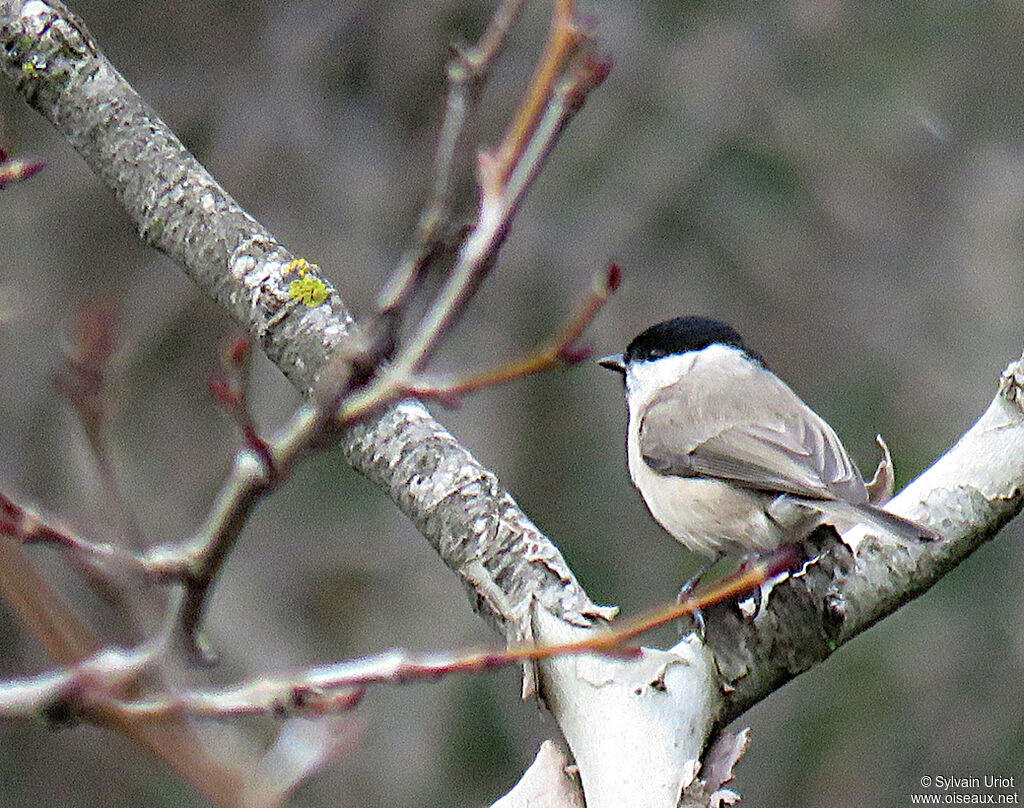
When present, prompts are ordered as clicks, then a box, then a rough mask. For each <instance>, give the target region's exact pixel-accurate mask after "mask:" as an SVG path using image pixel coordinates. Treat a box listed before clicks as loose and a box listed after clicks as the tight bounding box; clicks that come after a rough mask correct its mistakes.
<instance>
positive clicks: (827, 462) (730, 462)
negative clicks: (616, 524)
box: [599, 317, 936, 560]
mask: <svg viewBox="0 0 1024 808" xmlns="http://www.w3.org/2000/svg"><path fill="white" fill-rule="evenodd" d="M599 362H600V364H601V365H602V366H604V367H606V368H610V369H611V370H615V371H618V372H619V373H621V374H622V376H623V379H624V381H625V386H626V403H627V406H628V409H629V426H628V432H627V438H626V452H627V458H628V464H629V473H630V476H631V477H632V478H633V483H634V485H636V487H637V488H638V489H639V490H640V493H641V495H642V496H643V498H644V501H645V502H646V503H647V507H648V509H649V510H650V512H651V514H652V515H653V516H654V518H655V519H656V520H657V521H658V522H659V523H660V524H661V526H662V527H663V528H665V530H667V531H668V532H669V533H670V534H672V536H674V537H675V538H676V539H677V540H678V541H680V542H681V543H682V544H683V545H684V546H686V547H687V548H688V549H690V550H693V551H696V552H698V553H702V554H704V555H705V556H709V557H710V558H711V559H712V560H714V559H718V558H720V557H721V556H723V555H725V554H728V553H732V552H737V551H738V552H742V553H744V554H757V553H763V552H767V551H771V550H774V549H775V548H777V547H779V546H780V545H782V544H785V543H790V542H799V541H802V540H803V539H805V538H806V537H807V536H808V535H809V534H810V533H811V532H812V531H813V530H814V529H815V528H816V527H818V526H819V525H822V524H828V525H833V526H835V527H836V528H837V529H838V530H840V532H842V531H843V530H845V529H846V528H848V527H851V526H853V525H854V524H863V525H865V526H866V527H868V528H869V529H871V530H875V531H883V532H884V533H885V534H891V535H895V536H897V537H899V538H900V539H902V540H906V541H916V540H921V539H932V538H936V536H935V534H934V533H933V532H932V531H931V530H929V529H928V528H926V527H923V526H921V525H917V524H915V523H914V522H911V521H908V520H906V519H902V518H900V517H898V516H895V515H893V514H890V513H887V512H886V511H883V510H880V509H879V508H877V507H875V506H873V505H872V504H871V503H870V502H869V498H868V491H867V488H866V487H865V483H864V480H863V479H862V478H861V475H860V472H859V471H858V470H857V467H856V466H855V465H854V462H853V460H852V459H851V458H850V455H849V453H848V452H847V451H846V448H845V447H844V446H843V444H842V443H841V442H840V441H839V438H838V436H837V435H836V433H835V431H834V430H833V429H832V427H830V426H829V425H828V424H827V423H825V421H824V420H822V419H821V417H819V416H818V415H817V413H815V412H814V411H813V410H812V409H811V408H810V407H808V406H807V405H806V404H805V403H804V402H803V401H801V400H800V398H799V397H798V396H797V395H796V393H794V392H793V391H792V390H790V388H789V387H788V386H787V385H786V384H785V383H784V382H783V381H782V380H780V379H779V378H778V377H777V376H776V375H775V374H774V373H772V372H771V371H770V370H769V369H768V368H767V366H766V365H765V363H764V360H763V359H762V357H761V356H760V354H758V353H756V352H754V351H752V350H750V349H748V348H747V347H746V346H745V345H744V344H743V339H742V338H741V337H740V335H739V334H738V333H737V332H736V331H735V330H734V329H733V328H732V327H730V326H728V325H726V324H725V323H721V322H718V321H717V320H709V319H705V318H701V317H679V318H676V319H674V320H668V321H666V322H663V323H659V324H658V325H654V326H651V327H650V328H648V329H647V330H646V331H644V332H642V333H641V334H639V335H638V336H637V337H636V338H635V339H634V340H633V341H632V342H631V343H629V346H628V347H627V348H626V351H625V353H624V354H621V355H614V356H606V357H604V358H603V359H600V360H599Z"/></svg>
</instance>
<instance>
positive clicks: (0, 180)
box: [0, 148, 46, 191]
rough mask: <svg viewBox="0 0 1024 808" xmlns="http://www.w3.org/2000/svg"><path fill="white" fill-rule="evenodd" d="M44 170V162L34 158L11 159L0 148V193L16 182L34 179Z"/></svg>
mask: <svg viewBox="0 0 1024 808" xmlns="http://www.w3.org/2000/svg"><path fill="white" fill-rule="evenodd" d="M44 168H46V161H45V160H38V159H36V158H34V157H11V158H9V157H8V156H7V152H5V151H4V150H3V148H0V191H2V190H3V189H4V188H6V187H7V186H9V185H13V184H14V183H16V182H22V181H24V180H27V179H28V178H29V177H34V176H35V175H36V174H38V173H39V172H40V171H42V170H43V169H44Z"/></svg>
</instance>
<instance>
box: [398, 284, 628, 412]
mask: <svg viewBox="0 0 1024 808" xmlns="http://www.w3.org/2000/svg"><path fill="white" fill-rule="evenodd" d="M621 281H622V273H621V270H620V269H619V266H618V265H617V264H612V265H611V266H610V267H609V268H608V270H607V271H605V272H603V273H601V274H600V275H598V276H597V277H595V278H594V283H593V285H592V286H591V289H590V291H589V292H588V293H587V295H586V297H584V299H583V300H582V301H581V303H580V305H579V306H578V307H577V309H576V313H575V314H574V315H573V317H572V319H571V320H569V322H568V323H566V325H565V327H564V328H563V329H562V331H561V332H560V333H559V334H557V335H556V336H555V337H554V339H552V340H550V341H549V342H548V343H547V344H546V345H543V346H541V347H540V348H539V349H538V350H536V351H534V352H533V353H532V354H529V355H528V356H525V357H523V358H522V359H518V360H516V361H513V362H508V363H506V364H503V365H499V366H498V367H495V368H490V369H488V370H483V371H478V372H476V373H471V374H467V375H465V376H462V377H461V378H459V379H457V380H455V381H453V382H431V381H430V380H428V379H422V380H415V379H414V380H413V381H412V382H411V383H410V384H409V385H408V392H409V394H410V395H413V396H415V397H416V398H420V399H435V400H437V401H440V402H442V403H444V404H446V405H448V406H457V405H458V404H459V403H460V402H461V400H462V397H463V396H465V395H467V394H469V393H474V392H476V391H477V390H480V389H482V388H485V387H493V386H495V385H498V384H504V383H505V382H509V381H512V380H514V379H520V378H523V377H525V376H531V375H533V374H535V373H543V372H544V371H547V370H551V369H552V368H554V367H557V366H558V365H559V364H567V365H574V364H577V363H579V362H583V361H585V360H586V359H587V358H588V357H589V356H590V350H589V349H588V348H584V347H581V346H580V345H579V340H580V337H582V336H583V332H584V331H585V330H586V328H587V326H589V325H590V323H591V322H593V320H594V318H595V317H596V316H597V314H598V312H599V311H600V310H601V308H602V306H604V304H605V302H606V301H607V300H608V297H609V296H610V295H612V294H614V293H615V291H616V290H617V289H618V288H619V284H620V283H621Z"/></svg>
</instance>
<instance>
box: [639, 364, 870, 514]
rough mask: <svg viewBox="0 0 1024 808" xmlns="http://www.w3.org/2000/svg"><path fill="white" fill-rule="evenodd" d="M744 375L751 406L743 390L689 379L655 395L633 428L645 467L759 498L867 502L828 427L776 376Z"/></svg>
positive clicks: (756, 371)
mask: <svg viewBox="0 0 1024 808" xmlns="http://www.w3.org/2000/svg"><path fill="white" fill-rule="evenodd" d="M749 372H751V373H754V374H757V375H758V376H759V378H758V380H757V381H758V384H757V385H756V390H757V396H756V399H753V400H752V399H751V397H750V395H749V394H748V393H744V390H749V389H750V388H749V387H748V386H747V385H745V384H736V385H734V384H726V385H722V384H720V383H719V384H716V385H714V386H712V385H710V384H709V381H710V379H709V378H707V377H705V378H703V379H702V378H700V375H699V374H693V373H691V374H688V376H687V377H684V378H683V379H682V380H681V381H680V382H678V383H677V384H676V385H673V386H670V387H667V388H665V389H664V390H663V391H662V392H661V393H659V394H658V395H657V396H655V397H654V399H653V400H652V401H651V403H650V405H649V406H648V408H647V410H646V412H645V413H644V415H643V420H642V422H641V424H640V450H641V454H642V455H643V458H644V461H645V462H646V463H647V465H648V466H650V467H651V469H653V470H654V471H656V472H658V473H660V474H665V475H675V476H683V477H694V476H703V477H715V478H718V479H722V480H729V481H731V482H734V483H736V484H738V485H742V486H745V487H748V488H753V489H757V490H763V491H766V492H775V493H788V494H796V495H798V496H804V497H810V498H814V499H835V498H838V499H842V500H845V501H847V502H850V503H851V504H861V503H864V502H867V492H866V489H865V487H864V482H863V480H862V479H861V476H860V472H858V471H857V467H856V466H855V465H854V463H853V461H852V460H851V459H850V456H849V454H848V453H847V451H846V449H845V448H844V447H843V445H842V443H840V441H839V438H838V436H837V435H836V433H835V432H834V431H833V429H832V427H830V426H829V425H828V424H827V423H825V421H823V420H822V419H821V418H820V417H819V416H818V415H817V414H816V413H815V412H814V411H813V410H812V409H811V408H810V407H808V406H807V405H806V404H804V403H803V401H801V400H800V398H799V397H798V396H797V395H796V393H794V392H793V391H792V390H790V389H789V387H787V386H786V385H785V383H783V382H782V381H781V380H779V379H778V378H777V377H776V376H775V375H773V374H771V373H769V372H768V371H766V370H763V369H761V368H751V370H750V371H749ZM766 414H768V416H769V417H767V418H766V417H765V416H766Z"/></svg>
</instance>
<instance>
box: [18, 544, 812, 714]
mask: <svg viewBox="0 0 1024 808" xmlns="http://www.w3.org/2000/svg"><path fill="white" fill-rule="evenodd" d="M792 563H793V558H792V556H791V555H788V554H779V555H778V556H777V557H776V558H773V559H766V560H762V561H760V562H758V563H754V564H751V565H750V566H748V567H745V568H743V569H741V570H739V571H737V572H736V573H733V574H732V575H729V576H726V577H725V578H723V579H721V580H720V581H717V582H715V583H713V584H711V585H709V586H707V587H704V588H703V589H702V590H701V591H700V592H699V593H695V594H694V595H692V596H691V597H689V598H687V599H685V600H684V601H682V602H680V603H674V604H671V605H670V606H665V607H661V608H658V609H655V610H653V611H651V612H649V613H647V614H643V615H640V616H638V617H636V618H633V619H631V620H626V621H622V622H620V623H619V624H617V625H614V624H613V625H612V626H611V627H610V628H608V629H607V630H605V631H602V632H599V633H594V634H592V635H591V636H589V637H587V638H586V639H584V640H581V641H577V642H566V643H560V644H554V645H542V646H535V645H519V646H515V647H511V648H507V649H500V648H492V649H469V650H461V651H459V650H455V651H433V652H427V653H411V652H409V651H405V650H403V649H393V650H390V651H385V652H382V653H380V654H375V655H372V656H367V657H363V658H361V659H354V660H344V661H341V662H335V663H332V664H328V665H315V666H312V667H309V668H306V669H303V670H299V671H292V672H289V673H287V674H282V675H277V676H272V675H261V676H258V677H254V678H252V679H248V680H245V681H242V682H239V683H238V684H235V685H231V686H228V687H222V688H214V689H207V690H203V689H188V690H183V691H180V692H176V693H166V694H159V695H156V696H153V697H149V698H147V697H140V698H130V697H129V698H126V697H125V696H124V694H123V688H124V687H125V685H126V684H128V683H129V682H131V681H134V680H135V679H136V678H137V677H138V676H139V675H140V674H142V673H143V672H144V671H145V670H146V669H148V668H149V667H151V666H152V665H153V664H154V662H155V661H157V660H158V658H159V655H160V654H161V653H163V652H164V650H165V649H166V644H167V634H166V633H165V634H164V635H161V636H160V637H158V638H157V639H156V640H154V642H153V643H150V644H148V645H146V646H143V647H140V648H138V649H135V650H115V649H104V650H102V651H98V652H97V653H96V654H95V655H94V656H92V657H90V658H88V659H85V660H83V661H81V662H79V663H77V664H75V665H72V666H69V667H68V668H65V669H64V670H60V671H54V672H49V673H45V674H42V675H39V676H34V677H28V678H25V679H20V680H8V681H7V682H5V683H3V684H2V685H0V716H4V717H8V718H10V717H30V716H32V715H36V714H39V713H45V714H50V715H57V714H59V715H64V716H68V717H71V716H77V717H85V718H89V717H91V714H92V711H94V710H95V709H96V706H97V705H102V707H103V710H104V711H105V712H106V713H110V714H114V715H117V716H119V717H120V718H121V719H131V720H134V721H141V720H151V719H164V718H168V717H172V716H180V715H190V716H197V717H203V718H218V719H225V718H233V717H237V716H241V715H273V716H277V717H285V716H288V715H294V714H301V715H306V716H311V715H322V714H325V713H333V712H339V711H345V710H350V709H352V708H354V707H356V706H357V705H358V704H359V702H360V701H361V699H362V697H363V695H364V693H365V691H366V688H367V687H369V686H371V685H379V684H405V683H408V682H413V681H421V680H433V679H437V678H440V677H442V676H450V675H452V674H459V673H475V672H481V671H488V670H494V669H496V668H501V667H507V666H509V665H515V664H520V663H523V662H536V661H539V660H543V659H550V658H552V657H561V656H571V655H579V654H608V655H613V656H616V657H625V658H629V657H634V656H636V655H638V654H639V653H640V651H639V649H637V648H630V647H627V645H626V644H627V643H629V642H630V641H631V640H634V639H635V638H637V637H639V636H640V635H641V634H643V633H645V632H648V631H650V630H652V629H655V628H658V627H659V626H663V625H665V624H667V623H670V622H673V621H675V620H678V619H679V618H681V617H683V616H684V615H687V614H692V613H693V612H694V611H697V610H703V609H707V608H709V607H711V606H713V605H716V604H720V603H724V602H727V601H729V600H732V599H734V598H736V597H738V596H740V595H743V594H745V593H747V592H749V591H751V590H752V589H753V588H754V587H757V586H760V585H761V584H762V583H764V582H765V581H767V580H769V579H770V578H772V577H774V576H775V575H778V574H779V573H780V572H782V571H785V570H787V569H789V568H790V567H791V566H792Z"/></svg>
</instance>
